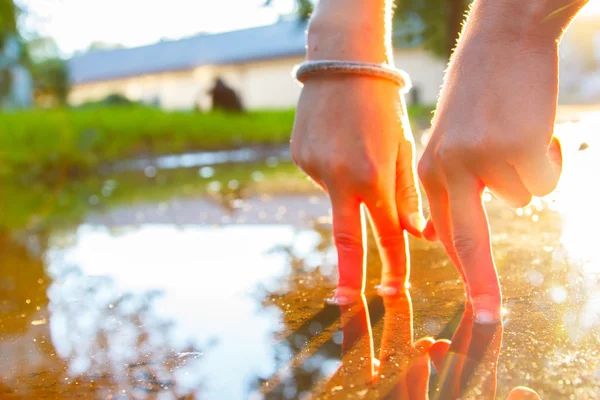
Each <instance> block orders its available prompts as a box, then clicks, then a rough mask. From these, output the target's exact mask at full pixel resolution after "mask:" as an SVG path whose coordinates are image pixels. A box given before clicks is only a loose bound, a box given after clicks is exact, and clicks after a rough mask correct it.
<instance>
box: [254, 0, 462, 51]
mask: <svg viewBox="0 0 600 400" xmlns="http://www.w3.org/2000/svg"><path fill="white" fill-rule="evenodd" d="M274 1H275V0H266V5H270V4H271V3H273V2H274ZM295 1H296V10H297V13H298V15H299V17H300V18H301V19H302V20H306V19H308V18H309V17H310V14H311V13H312V10H313V6H314V3H313V1H311V0H295ZM471 1H472V0H394V3H395V5H396V11H395V13H394V20H395V21H394V22H395V29H394V40H395V41H396V43H406V44H414V43H422V44H423V45H424V46H425V48H426V49H427V50H430V51H432V52H433V53H434V54H436V55H437V56H439V57H444V58H448V57H450V54H451V53H452V50H453V49H454V46H455V44H456V40H457V38H458V35H459V32H460V30H461V27H462V22H463V19H464V15H465V12H466V11H467V9H468V7H469V4H470V3H471Z"/></svg>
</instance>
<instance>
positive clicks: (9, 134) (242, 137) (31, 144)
mask: <svg viewBox="0 0 600 400" xmlns="http://www.w3.org/2000/svg"><path fill="white" fill-rule="evenodd" d="M293 121H294V112H293V111H292V110H289V111H262V112H251V113H248V114H242V115H230V114H223V113H209V114H200V113H191V112H163V111H160V110H155V109H150V108H140V107H130V108H91V109H62V110H47V111H27V112H18V113H10V114H0V174H4V175H5V174H6V173H9V174H10V173H11V172H15V171H22V170H23V169H34V170H43V169H49V168H50V169H52V168H54V169H56V168H58V169H61V170H64V169H73V168H75V169H78V170H85V171H89V170H93V169H94V168H97V167H98V166H100V165H102V164H105V163H111V162H115V161H118V160H123V159H129V158H135V157H138V156H142V155H144V156H148V155H163V154H172V153H182V152H187V151H199V150H215V149H231V148H238V147H242V146H251V145H281V144H285V143H287V142H288V141H289V137H290V133H291V130H292V125H293Z"/></svg>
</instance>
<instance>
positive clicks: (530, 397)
mask: <svg viewBox="0 0 600 400" xmlns="http://www.w3.org/2000/svg"><path fill="white" fill-rule="evenodd" d="M506 400H541V397H540V395H539V394H537V392H536V391H535V390H533V389H530V388H528V387H524V386H519V387H516V388H514V389H513V390H512V391H511V392H510V393H509V395H508V397H507V398H506Z"/></svg>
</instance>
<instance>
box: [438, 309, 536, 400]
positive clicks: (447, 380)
mask: <svg viewBox="0 0 600 400" xmlns="http://www.w3.org/2000/svg"><path fill="white" fill-rule="evenodd" d="M502 334H503V325H502V323H501V322H500V323H497V324H493V325H491V324H479V323H473V310H472V308H471V307H469V306H468V305H467V307H466V308H465V311H464V313H463V315H462V318H461V320H460V323H459V324H458V327H457V328H456V331H455V332H454V335H453V336H452V340H451V341H450V340H443V339H442V340H437V341H436V342H435V343H434V344H433V345H432V346H431V349H430V350H429V355H430V357H431V361H432V364H433V366H434V368H435V369H436V370H437V372H438V375H439V377H440V380H439V390H438V397H437V398H438V399H440V400H445V399H448V400H451V399H456V398H477V399H490V400H492V399H495V398H496V386H497V367H498V358H499V355H500V347H501V344H502ZM539 399H540V397H539V395H538V394H537V393H536V392H535V391H533V390H532V389H530V388H527V387H523V386H520V387H516V388H514V389H513V390H512V391H511V392H510V394H509V395H508V397H507V400H539Z"/></svg>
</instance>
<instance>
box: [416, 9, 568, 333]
mask: <svg viewBox="0 0 600 400" xmlns="http://www.w3.org/2000/svg"><path fill="white" fill-rule="evenodd" d="M491 3H494V4H497V6H495V5H493V4H491ZM507 3H509V2H506V1H499V2H497V3H496V2H482V1H480V2H476V3H475V6H474V9H473V11H472V14H471V16H470V18H469V22H468V24H467V28H466V29H465V32H464V33H463V36H462V38H461V40H460V42H459V44H458V47H457V49H456V52H455V54H454V56H453V58H452V61H451V63H450V66H449V68H448V71H447V73H446V78H445V84H444V87H443V89H442V93H441V96H440V99H439V102H438V108H437V111H436V114H435V117H434V119H433V122H432V135H431V138H430V141H429V143H428V145H427V147H426V149H425V152H424V154H423V157H422V159H421V161H420V163H419V176H420V178H421V180H422V182H423V185H424V187H425V190H426V192H427V197H428V199H429V203H430V221H429V223H428V226H427V228H426V229H425V231H424V236H425V237H427V238H428V239H431V240H435V239H436V238H439V240H440V241H441V242H442V244H443V245H444V247H445V249H446V251H447V253H448V255H449V256H450V258H451V259H452V261H453V262H454V264H455V266H456V267H457V269H458V270H459V272H460V274H461V276H462V278H463V281H464V282H465V288H466V292H467V296H468V299H469V301H470V302H471V303H472V305H473V308H474V315H475V319H476V320H477V321H478V322H480V323H497V322H498V321H499V320H500V317H501V315H500V314H501V293H500V287H499V284H498V278H497V274H496V269H495V265H494V260H493V257H492V253H491V246H490V232H489V226H488V221H487V216H486V213H485V210H484V207H483V205H482V199H481V197H482V192H483V190H484V188H485V187H487V188H489V190H490V191H491V192H492V193H493V194H495V195H496V196H497V197H499V198H501V199H503V200H505V201H506V202H507V203H508V204H509V205H511V206H513V207H523V206H525V205H527V204H528V203H529V202H530V201H531V198H532V196H544V195H547V194H549V193H550V192H551V191H552V190H553V189H554V188H555V187H556V185H557V183H558V179H559V176H560V173H561V167H562V157H561V150H560V145H559V143H558V141H557V140H556V139H555V138H553V136H552V134H553V127H554V122H555V114H556V104H557V95H558V89H557V88H558V50H557V39H556V37H553V36H551V35H549V34H547V33H548V32H550V31H548V32H546V33H544V35H542V34H541V33H540V32H538V31H534V32H525V31H523V32H519V33H518V34H516V33H515V31H513V30H512V28H511V29H508V28H507V27H509V26H511V24H512V23H513V20H515V21H516V20H519V18H521V16H522V15H525V16H527V17H530V18H531V19H532V21H537V19H540V20H541V18H542V17H539V18H538V16H535V18H534V16H530V15H529V14H527V13H529V12H530V11H528V10H529V8H531V7H532V6H531V5H530V4H529V2H522V4H520V3H521V2H510V3H511V7H525V8H524V9H522V10H513V11H512V12H509V11H508V9H501V8H500V5H501V4H507ZM493 7H498V8H495V9H492V8H493ZM538 8H539V7H538ZM538 11H539V10H537V9H536V12H538ZM515 24H516V22H515ZM529 25H531V26H534V25H535V24H534V23H533V22H532V23H531V24H529ZM524 26H526V24H524ZM544 26H546V27H547V26H550V23H546V25H544ZM504 28H506V29H504ZM515 29H516V28H515ZM540 29H541V28H540Z"/></svg>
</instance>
